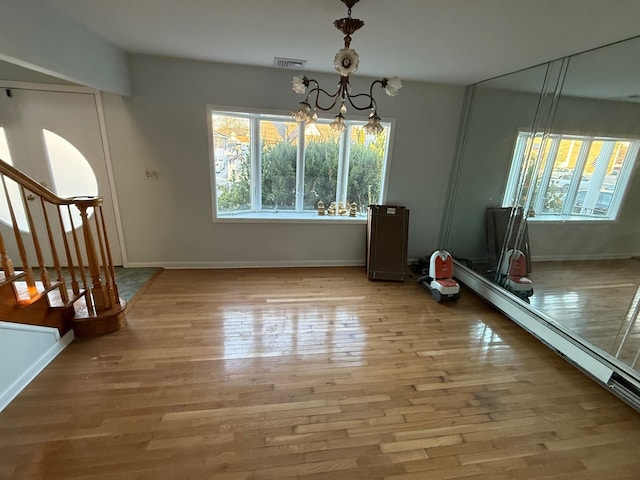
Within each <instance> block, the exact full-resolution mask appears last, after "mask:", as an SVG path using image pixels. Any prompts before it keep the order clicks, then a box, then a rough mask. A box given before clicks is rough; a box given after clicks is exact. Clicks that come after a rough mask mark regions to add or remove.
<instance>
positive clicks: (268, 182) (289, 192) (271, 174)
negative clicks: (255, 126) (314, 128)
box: [260, 120, 298, 210]
mask: <svg viewBox="0 0 640 480" xmlns="http://www.w3.org/2000/svg"><path fill="white" fill-rule="evenodd" d="M260 140H261V145H262V151H261V154H262V157H261V158H262V208H263V209H273V210H275V209H277V210H295V208H296V162H297V152H298V124H297V123H296V122H278V121H273V120H262V121H260Z"/></svg>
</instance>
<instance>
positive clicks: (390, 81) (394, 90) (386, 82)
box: [382, 77, 402, 97]
mask: <svg viewBox="0 0 640 480" xmlns="http://www.w3.org/2000/svg"><path fill="white" fill-rule="evenodd" d="M382 88H383V89H384V91H385V92H386V93H387V95H389V96H390V97H395V96H396V95H397V94H398V90H400V89H401V88H402V82H401V81H400V78H399V77H391V78H383V79H382Z"/></svg>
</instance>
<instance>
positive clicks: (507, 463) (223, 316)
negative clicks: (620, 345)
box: [0, 268, 640, 480]
mask: <svg viewBox="0 0 640 480" xmlns="http://www.w3.org/2000/svg"><path fill="white" fill-rule="evenodd" d="M128 322H129V323H128V326H127V327H125V328H124V329H123V330H120V331H118V332H115V333H113V334H110V335H107V336H104V337H99V338H95V339H88V340H79V341H78V340H76V341H74V342H73V343H72V344H71V345H70V346H69V347H68V348H67V349H66V350H65V351H64V352H62V353H61V354H60V355H59V356H58V358H56V360H54V362H53V363H52V364H51V365H50V366H49V367H48V368H47V369H46V370H45V371H44V372H43V373H41V374H40V375H39V376H38V377H37V378H36V379H35V380H34V381H33V383H32V384H31V385H29V387H27V389H25V391H24V392H22V393H21V394H20V395H19V396H18V397H17V398H16V399H15V400H14V401H13V402H12V403H11V404H10V405H9V406H8V407H7V408H6V409H5V410H4V411H3V412H2V413H0V478H7V479H8V478H11V479H47V480H56V479H65V480H76V479H106V480H111V479H152V480H164V479H180V480H182V479H207V480H209V479H214V480H269V479H278V480H280V479H287V478H291V479H305V480H324V479H327V480H328V479H331V480H335V479H349V480H358V479H367V480H369V479H386V480H414V479H430V480H437V479H450V478H467V479H474V480H480V479H491V480H503V479H546V478H548V479H551V478H553V479H556V480H561V479H637V478H638V471H639V469H640V455H638V453H639V452H640V450H639V448H640V447H639V445H640V413H638V412H636V411H635V410H633V409H632V408H631V407H629V406H627V405H626V404H624V403H623V402H622V401H621V400H619V399H618V398H617V397H615V396H613V395H612V394H611V393H609V392H608V391H607V390H605V389H604V388H602V387H600V386H599V385H597V384H596V383H594V382H593V381H592V380H591V379H589V378H588V377H587V376H586V375H584V374H582V373H581V372H579V371H578V370H577V369H576V368H574V367H573V366H571V365H569V364H568V363H566V362H565V361H564V360H563V359H562V358H560V357H559V356H557V355H555V354H554V353H553V352H551V351H550V350H549V349H548V348H546V347H545V346H543V345H542V344H541V343H540V342H538V341H537V340H535V339H534V338H533V337H531V336H530V335H529V334H527V333H526V332H524V331H523V330H521V329H520V328H519V327H518V326H516V325H515V324H513V323H512V322H511V321H509V320H508V319H507V318H505V317H504V316H503V315H501V314H500V313H498V312H496V311H495V310H493V309H492V308H491V307H490V306H488V305H487V304H485V303H483V302H482V301H481V300H480V299H479V298H478V297H476V296H475V295H474V294H472V293H471V292H469V291H464V290H463V292H462V298H461V299H460V300H459V301H458V302H456V303H443V304H436V303H434V302H433V300H432V299H431V297H430V296H429V295H428V293H427V292H426V291H425V290H424V289H422V288H421V287H419V286H417V285H416V284H415V283H414V282H413V281H412V280H411V279H409V280H407V281H406V282H404V283H391V282H389V283H387V282H372V281H369V280H367V278H366V276H365V274H364V271H363V268H317V269H312V268H299V269H265V270H191V271H178V270H167V271H164V272H162V273H161V274H160V275H159V276H158V277H157V278H156V279H155V280H154V282H153V283H152V284H151V286H150V287H149V288H148V289H147V290H146V291H145V292H144V294H143V295H142V296H141V297H140V298H139V299H138V300H137V302H136V303H135V304H134V305H133V306H132V308H131V309H130V310H129V312H128Z"/></svg>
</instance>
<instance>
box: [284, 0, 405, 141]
mask: <svg viewBox="0 0 640 480" xmlns="http://www.w3.org/2000/svg"><path fill="white" fill-rule="evenodd" d="M340 1H341V2H342V3H344V4H345V5H346V6H347V8H348V10H347V16H346V17H344V18H340V19H338V20H336V21H335V22H333V24H334V25H335V27H336V28H337V29H338V30H340V31H341V32H342V33H343V34H344V35H345V37H344V48H341V49H340V50H338V53H336V56H335V58H334V60H333V65H334V67H335V69H336V70H337V71H338V73H339V74H340V81H339V82H338V90H337V91H336V92H335V93H333V94H331V93H329V92H327V91H326V90H324V89H322V88H320V85H319V83H318V82H317V80H314V79H313V78H308V77H307V76H305V75H295V76H294V77H293V81H292V82H291V85H292V86H293V91H294V92H296V93H299V94H304V93H305V92H307V89H309V91H308V92H307V96H306V98H305V99H304V101H302V102H300V103H299V105H298V109H297V110H295V111H293V112H291V116H292V117H293V119H294V120H295V121H297V122H305V123H307V124H308V123H311V122H314V121H315V120H317V118H318V114H317V111H318V110H322V111H325V112H326V111H329V110H331V109H333V108H334V107H335V106H336V105H338V104H340V108H339V110H338V114H337V115H336V116H335V118H334V120H333V122H332V123H331V125H330V126H331V128H332V129H333V130H334V131H336V132H338V133H341V132H342V131H344V129H345V128H346V127H345V123H344V120H345V118H344V114H345V113H347V104H349V105H350V106H351V107H353V108H354V109H356V110H360V111H362V110H371V112H370V113H369V121H368V122H367V124H366V125H365V126H364V131H365V132H366V133H368V134H375V135H378V134H380V133H382V131H383V130H384V128H383V126H382V125H381V124H380V117H379V116H378V108H377V105H376V100H375V98H373V87H374V86H375V85H380V87H381V88H382V89H383V90H384V91H385V92H386V93H387V95H389V96H391V97H393V96H395V95H397V94H398V90H399V89H400V87H402V82H401V81H400V79H399V78H398V77H390V78H389V77H384V78H382V79H380V80H374V81H373V82H372V83H371V85H370V87H369V93H359V94H352V93H351V85H350V83H349V76H350V75H351V74H353V73H355V72H356V70H358V64H359V58H358V54H357V53H356V51H355V50H353V49H352V48H351V35H352V34H353V33H354V32H355V31H357V30H359V29H360V28H362V27H363V26H364V22H363V21H362V20H358V19H357V18H351V7H353V6H354V5H355V4H356V3H358V1H359V0H340ZM320 94H323V95H324V97H323V101H326V102H327V104H328V105H327V104H325V105H327V106H322V105H320V101H321V100H320Z"/></svg>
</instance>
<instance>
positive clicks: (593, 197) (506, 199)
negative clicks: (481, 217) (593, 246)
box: [502, 130, 640, 222]
mask: <svg viewBox="0 0 640 480" xmlns="http://www.w3.org/2000/svg"><path fill="white" fill-rule="evenodd" d="M536 136H538V137H540V138H541V145H540V148H539V151H538V155H542V154H543V152H544V150H546V149H547V148H548V151H549V153H548V159H547V161H546V163H545V167H544V169H543V170H542V171H541V172H540V173H539V176H540V185H539V187H538V189H537V190H536V191H535V193H534V195H533V198H532V199H531V201H530V203H529V204H528V205H525V206H527V209H528V211H529V216H528V221H533V222H556V221H559V222H565V221H589V222H591V221H599V222H602V221H614V220H616V219H617V217H618V213H619V210H620V206H621V205H622V200H623V198H624V195H625V193H626V191H627V187H628V184H629V179H630V177H631V172H632V171H633V168H634V166H635V163H636V160H637V157H638V151H639V150H640V139H636V138H626V137H612V136H602V135H578V134H566V133H555V132H554V133H550V134H548V135H546V136H544V137H543V136H542V134H540V133H538V134H536V135H534V134H533V133H532V132H530V131H526V130H520V131H518V135H517V137H516V143H515V145H514V150H513V156H512V160H511V168H510V170H509V176H508V178H507V184H506V187H505V192H504V196H503V199H502V206H503V207H512V206H514V205H513V204H514V203H515V202H516V196H517V190H518V188H519V186H520V182H521V181H522V177H523V171H522V170H523V164H524V162H525V158H527V156H528V155H529V152H527V151H526V150H527V148H526V144H527V141H528V140H529V139H530V138H531V139H533V138H534V137H536ZM568 139H573V140H578V141H581V142H582V145H581V147H580V151H579V153H578V156H577V160H576V164H575V168H574V171H573V173H572V174H571V179H570V182H569V185H568V189H567V192H566V197H565V201H564V205H563V210H562V212H561V213H548V212H544V201H545V195H544V194H545V193H546V191H547V188H548V186H549V182H550V181H551V180H552V172H553V167H554V165H555V163H556V156H557V153H558V147H559V145H560V142H561V141H562V140H568ZM594 141H602V142H603V146H602V152H605V154H604V155H603V154H602V153H601V155H600V158H602V159H606V161H598V162H597V163H596V165H595V169H594V173H593V174H592V176H591V179H590V181H589V186H588V187H587V189H586V193H585V195H584V201H583V205H582V211H581V213H579V214H578V213H576V212H574V211H573V210H574V206H575V202H576V198H577V195H578V193H579V192H580V191H584V190H580V183H581V181H582V178H583V175H584V168H585V165H586V162H587V156H588V153H589V149H590V147H591V144H592V143H593V142H594ZM620 141H625V142H629V143H630V146H629V149H628V150H627V154H626V156H625V157H624V159H623V161H622V169H621V170H620V171H619V172H618V176H617V180H616V183H615V187H614V188H613V189H612V190H610V193H611V202H610V204H609V208H608V209H607V214H606V215H601V214H596V213H593V211H594V207H595V206H596V203H597V200H598V197H599V196H600V195H601V192H602V191H603V188H604V180H605V176H606V171H607V166H608V162H609V159H610V155H611V153H612V150H611V149H612V148H613V145H614V144H615V143H616V142H620ZM547 145H548V147H547ZM534 162H535V160H534ZM519 206H523V205H519ZM589 212H591V213H589Z"/></svg>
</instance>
